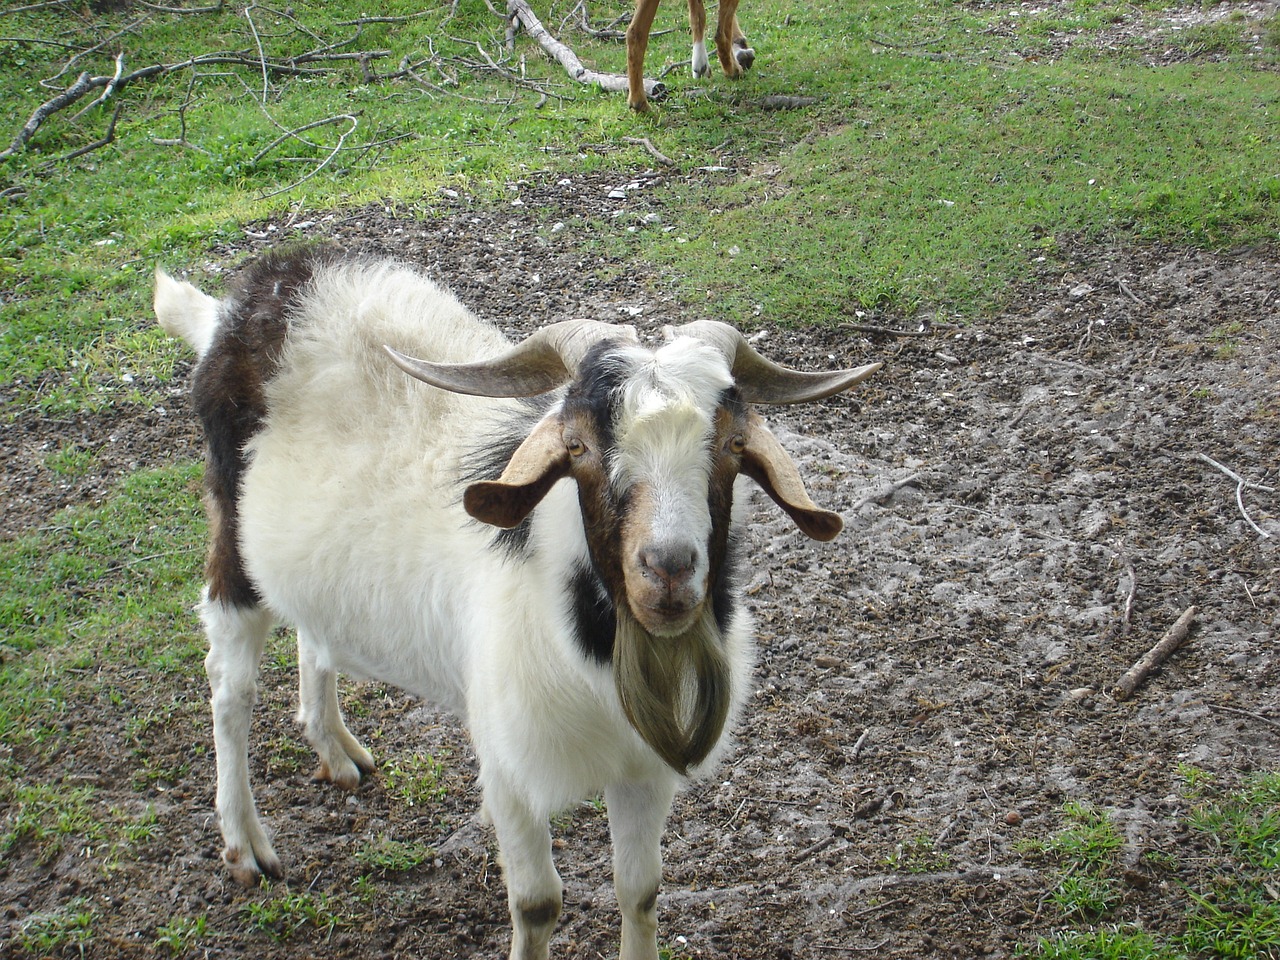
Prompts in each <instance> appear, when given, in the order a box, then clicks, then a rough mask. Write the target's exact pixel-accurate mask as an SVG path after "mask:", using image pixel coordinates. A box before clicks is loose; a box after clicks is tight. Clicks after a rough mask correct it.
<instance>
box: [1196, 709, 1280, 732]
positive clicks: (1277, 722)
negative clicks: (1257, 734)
mask: <svg viewBox="0 0 1280 960" xmlns="http://www.w3.org/2000/svg"><path fill="white" fill-rule="evenodd" d="M1205 706H1206V707H1208V708H1209V709H1210V710H1221V711H1223V712H1224V713H1237V714H1239V715H1240V716H1242V717H1249V718H1250V719H1251V720H1259V721H1261V722H1262V723H1269V724H1271V726H1273V727H1277V728H1280V720H1272V719H1271V718H1270V717H1264V716H1263V715H1262V714H1260V713H1253V712H1251V711H1249V710H1241V709H1239V708H1238V707H1224V706H1223V705H1222V704H1220V703H1206V704H1205Z"/></svg>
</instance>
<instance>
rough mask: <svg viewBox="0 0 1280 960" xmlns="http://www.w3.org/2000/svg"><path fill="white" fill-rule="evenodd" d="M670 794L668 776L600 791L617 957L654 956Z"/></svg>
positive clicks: (643, 959)
mask: <svg viewBox="0 0 1280 960" xmlns="http://www.w3.org/2000/svg"><path fill="white" fill-rule="evenodd" d="M674 796H675V784H674V783H673V782H672V781H671V780H669V779H662V780H658V781H641V782H637V783H625V784H618V785H615V786H612V787H609V788H608V789H607V790H606V791H605V795H604V797H605V804H606V805H607V807H608V809H609V832H610V833H611V834H612V836H613V885H614V889H615V890H616V891H617V894H618V906H619V907H620V908H621V909H622V949H621V951H620V957H621V960H657V956H658V886H659V884H660V883H661V881H662V830H663V826H664V825H665V824H666V821H667V814H668V813H670V812H671V800H672V798H673V797H674Z"/></svg>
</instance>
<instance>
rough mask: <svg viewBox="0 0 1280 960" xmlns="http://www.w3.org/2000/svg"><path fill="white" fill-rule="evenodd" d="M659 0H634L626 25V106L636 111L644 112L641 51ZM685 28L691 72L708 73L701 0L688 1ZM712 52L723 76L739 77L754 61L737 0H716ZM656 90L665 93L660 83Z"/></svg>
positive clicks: (644, 47) (704, 9)
mask: <svg viewBox="0 0 1280 960" xmlns="http://www.w3.org/2000/svg"><path fill="white" fill-rule="evenodd" d="M658 2H659V0H636V9H635V12H634V13H633V14H632V16H631V23H630V24H628V25H627V105H628V106H629V107H631V109H632V110H635V111H637V112H639V113H647V112H648V110H649V99H648V97H647V96H646V95H645V92H644V54H645V50H647V49H648V47H649V31H650V29H652V27H653V18H654V15H655V14H657V12H658ZM689 30H690V32H691V33H692V34H693V63H692V69H693V75H694V76H695V77H705V76H707V75H708V74H709V73H711V67H710V65H709V64H708V62H707V47H706V43H705V38H706V35H707V11H706V8H705V7H704V6H703V0H689ZM715 42H716V55H717V56H718V57H719V58H720V68H721V69H722V70H724V75H725V76H726V77H731V78H733V79H735V80H736V79H739V78H740V77H742V75H743V74H744V73H745V72H746V71H747V70H748V69H750V67H751V65H752V64H753V63H755V60H756V52H755V51H754V50H752V49H751V47H750V46H749V45H748V43H747V38H746V36H745V35H744V34H743V32H742V28H741V27H740V26H738V0H720V12H719V15H718V18H717V21H716V36H715ZM656 92H665V91H664V90H663V88H662V86H661V85H659V86H658V87H657V88H656Z"/></svg>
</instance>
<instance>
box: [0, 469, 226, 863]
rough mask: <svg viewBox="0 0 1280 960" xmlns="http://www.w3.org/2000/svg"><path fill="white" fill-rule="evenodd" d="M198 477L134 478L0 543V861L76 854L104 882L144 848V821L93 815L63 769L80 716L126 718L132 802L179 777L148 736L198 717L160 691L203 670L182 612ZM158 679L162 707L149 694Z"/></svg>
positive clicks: (95, 809)
mask: <svg viewBox="0 0 1280 960" xmlns="http://www.w3.org/2000/svg"><path fill="white" fill-rule="evenodd" d="M199 472H200V471H199V467H198V466H195V465H188V466H183V467H179V468H173V469H167V470H156V471H143V472H139V473H136V474H134V475H133V476H131V477H129V478H128V479H127V480H125V481H124V482H123V483H122V484H121V486H120V488H119V490H118V491H117V493H116V495H115V496H113V497H112V498H111V499H109V500H108V501H107V502H106V503H105V504H104V505H103V506H101V507H97V508H92V509H90V508H77V509H69V510H65V511H63V512H61V513H59V514H57V515H56V516H55V517H54V518H53V519H52V520H51V522H50V523H49V524H48V525H47V526H46V527H44V528H42V529H39V530H35V531H33V532H30V533H28V534H26V535H25V536H22V537H19V538H18V539H15V540H9V541H5V542H4V543H3V549H2V550H0V741H3V742H4V744H5V746H6V748H7V749H8V751H9V752H8V753H7V755H6V757H5V759H4V762H3V763H0V810H3V811H4V814H3V817H2V818H0V853H3V855H4V856H6V857H10V856H12V857H17V856H20V855H23V854H24V853H29V854H30V855H32V856H34V857H35V859H36V860H37V861H38V862H40V863H50V862H52V861H53V860H54V859H56V858H57V857H58V856H59V855H61V854H62V853H64V852H65V851H67V850H75V851H87V852H91V856H90V859H91V860H92V861H94V862H95V863H96V864H97V866H98V869H100V870H102V871H104V872H110V871H111V870H113V869H114V868H115V865H116V864H117V863H118V861H119V859H120V858H121V857H124V856H127V855H128V854H129V851H131V850H132V849H134V848H135V847H137V846H139V845H141V844H144V843H146V842H148V841H149V840H151V839H153V838H154V837H155V836H156V834H157V831H158V825H157V822H156V815H155V812H154V810H143V811H142V812H139V811H133V812H130V811H126V810H117V809H106V808H105V807H104V805H103V804H102V803H100V802H99V801H98V799H97V797H96V790H95V788H94V786H92V785H90V784H86V783H84V782H80V781H79V779H78V778H77V776H76V774H77V773H83V771H75V770H74V769H73V768H72V767H68V766H66V764H65V758H66V757H67V756H68V755H69V753H70V754H73V753H74V750H75V747H76V745H77V744H78V743H79V742H80V741H81V740H82V739H85V738H92V737H95V736H96V735H97V731H96V730H95V729H94V728H93V727H92V726H87V725H85V724H84V723H82V722H81V721H80V715H81V713H82V712H83V710H84V708H85V707H86V706H90V707H93V708H95V709H109V710H111V711H113V712H118V713H119V714H121V715H123V716H128V717H129V718H130V719H129V720H128V721H127V723H126V724H125V725H124V727H123V729H122V731H121V733H122V745H123V746H124V748H125V749H127V750H128V751H129V759H130V769H131V771H132V777H133V786H134V787H135V789H138V790H144V789H146V788H147V787H148V786H150V785H153V784H165V783H173V782H176V781H177V780H179V779H180V778H181V777H182V776H183V775H184V773H185V764H186V761H185V759H181V758H174V757H164V758H161V757H156V756H153V755H152V753H151V750H150V747H149V740H150V738H149V736H148V731H149V730H150V729H152V728H153V727H156V726H160V725H167V724H177V723H180V724H182V725H184V726H190V722H191V718H192V717H193V715H194V714H195V713H196V712H198V713H199V714H200V715H203V714H204V713H205V711H206V708H205V706H204V704H203V703H202V701H201V700H200V699H193V698H192V697H191V696H189V695H187V694H178V693H176V692H175V689H174V686H173V684H174V683H176V684H177V686H178V687H179V688H187V687H190V686H191V685H192V684H194V683H198V682H200V681H199V680H198V679H197V678H198V677H199V676H200V674H201V667H200V663H201V660H202V659H203V656H204V650H203V642H202V640H201V638H200V636H199V633H198V631H197V630H196V629H195V628H194V625H193V623H192V620H191V612H190V607H191V604H192V602H193V601H194V599H195V596H196V593H197V588H196V586H195V584H196V581H197V578H198V573H199V569H200V564H201V559H202V555H203V543H202V540H203V536H204V522H203V519H202V516H201V512H200V508H199V499H198V492H197V488H198V483H197V480H198V477H199ZM163 677H167V678H169V681H170V682H169V684H168V686H167V687H166V689H167V691H168V692H167V693H161V692H160V691H159V690H158V689H157V682H156V681H157V679H158V678H163ZM195 752H196V753H199V752H201V751H200V749H197V750H196V751H195ZM58 758H63V759H58ZM33 771H40V772H39V773H38V774H37V773H35V772H33ZM35 777H39V778H40V779H33V778H35ZM87 855H88V854H87Z"/></svg>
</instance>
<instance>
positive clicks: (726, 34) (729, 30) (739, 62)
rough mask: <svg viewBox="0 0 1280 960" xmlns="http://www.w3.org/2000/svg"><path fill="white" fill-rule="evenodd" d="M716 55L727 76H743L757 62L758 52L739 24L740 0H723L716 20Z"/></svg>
mask: <svg viewBox="0 0 1280 960" xmlns="http://www.w3.org/2000/svg"><path fill="white" fill-rule="evenodd" d="M716 55H717V56H718V57H719V58H720V67H721V69H723V70H724V74H725V76H726V77H733V78H735V79H737V78H739V77H741V76H742V75H743V74H744V73H745V72H746V71H747V70H748V69H750V67H751V65H752V64H753V63H755V62H756V52H755V51H754V50H752V49H751V47H750V45H749V44H748V43H747V38H746V35H745V34H744V33H743V32H742V27H740V26H738V0H721V2H720V15H719V19H718V20H717V22H716Z"/></svg>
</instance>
